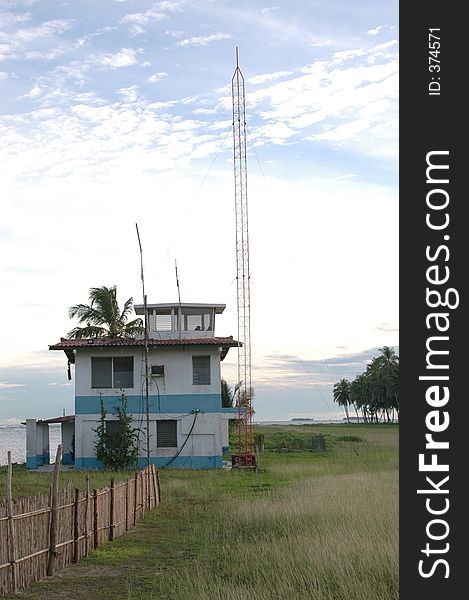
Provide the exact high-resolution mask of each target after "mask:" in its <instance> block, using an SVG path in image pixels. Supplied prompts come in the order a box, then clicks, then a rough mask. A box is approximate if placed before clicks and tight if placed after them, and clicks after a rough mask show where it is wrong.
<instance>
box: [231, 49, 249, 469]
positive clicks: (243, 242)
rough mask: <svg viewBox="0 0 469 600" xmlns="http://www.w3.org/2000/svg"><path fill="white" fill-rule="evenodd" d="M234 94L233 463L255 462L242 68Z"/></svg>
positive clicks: (236, 76) (235, 76)
mask: <svg viewBox="0 0 469 600" xmlns="http://www.w3.org/2000/svg"><path fill="white" fill-rule="evenodd" d="M231 91H232V97H233V159H234V161H233V162H234V183H235V210H236V282H237V283H236V286H237V309H238V342H239V344H238V386H239V387H238V391H237V394H236V403H237V407H238V454H237V455H236V456H235V457H234V464H235V465H236V466H240V467H252V466H254V461H253V453H252V379H251V289H250V288H251V284H250V276H249V233H248V191H247V158H246V98H245V91H244V77H243V74H242V72H241V69H240V68H239V62H238V48H236V69H235V72H234V74H233V78H232V80H231Z"/></svg>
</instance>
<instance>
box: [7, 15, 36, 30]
mask: <svg viewBox="0 0 469 600" xmlns="http://www.w3.org/2000/svg"><path fill="white" fill-rule="evenodd" d="M30 20H31V13H22V14H14V13H12V12H3V13H0V28H2V29H4V28H6V27H11V26H12V25H16V24H17V23H24V21H30Z"/></svg>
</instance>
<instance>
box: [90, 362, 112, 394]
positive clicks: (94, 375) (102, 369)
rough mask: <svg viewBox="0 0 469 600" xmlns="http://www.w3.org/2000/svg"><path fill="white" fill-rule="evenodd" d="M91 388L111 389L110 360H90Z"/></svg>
mask: <svg viewBox="0 0 469 600" xmlns="http://www.w3.org/2000/svg"><path fill="white" fill-rule="evenodd" d="M91 387H92V388H110V387H112V358H104V357H99V358H98V357H92V358H91Z"/></svg>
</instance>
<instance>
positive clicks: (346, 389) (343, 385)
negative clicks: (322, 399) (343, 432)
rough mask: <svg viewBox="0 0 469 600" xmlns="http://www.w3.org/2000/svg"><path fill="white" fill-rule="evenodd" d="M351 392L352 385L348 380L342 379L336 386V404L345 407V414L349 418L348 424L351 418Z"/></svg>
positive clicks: (334, 390)
mask: <svg viewBox="0 0 469 600" xmlns="http://www.w3.org/2000/svg"><path fill="white" fill-rule="evenodd" d="M350 390H351V384H350V381H348V380H347V379H341V380H340V381H339V382H338V383H336V384H335V385H334V389H333V394H334V402H337V404H338V405H339V406H343V407H344V409H345V414H346V416H347V423H350V417H349V414H348V406H349V404H350Z"/></svg>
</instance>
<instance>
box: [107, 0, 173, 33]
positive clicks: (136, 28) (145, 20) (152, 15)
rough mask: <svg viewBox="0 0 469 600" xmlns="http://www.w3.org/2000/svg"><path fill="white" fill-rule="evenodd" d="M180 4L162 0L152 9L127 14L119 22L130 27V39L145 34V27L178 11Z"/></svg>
mask: <svg viewBox="0 0 469 600" xmlns="http://www.w3.org/2000/svg"><path fill="white" fill-rule="evenodd" d="M180 6H181V4H180V2H169V1H167V0H163V1H160V2H158V3H157V4H154V5H153V8H151V9H149V10H146V11H143V12H137V13H129V14H127V15H125V16H124V17H122V19H121V20H120V21H119V22H120V23H122V24H127V25H130V29H129V33H130V35H131V36H132V37H135V36H137V35H140V34H142V33H144V32H145V27H146V26H147V25H149V24H151V23H157V22H159V21H163V20H164V19H167V18H168V16H169V13H171V12H174V11H177V10H180Z"/></svg>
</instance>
